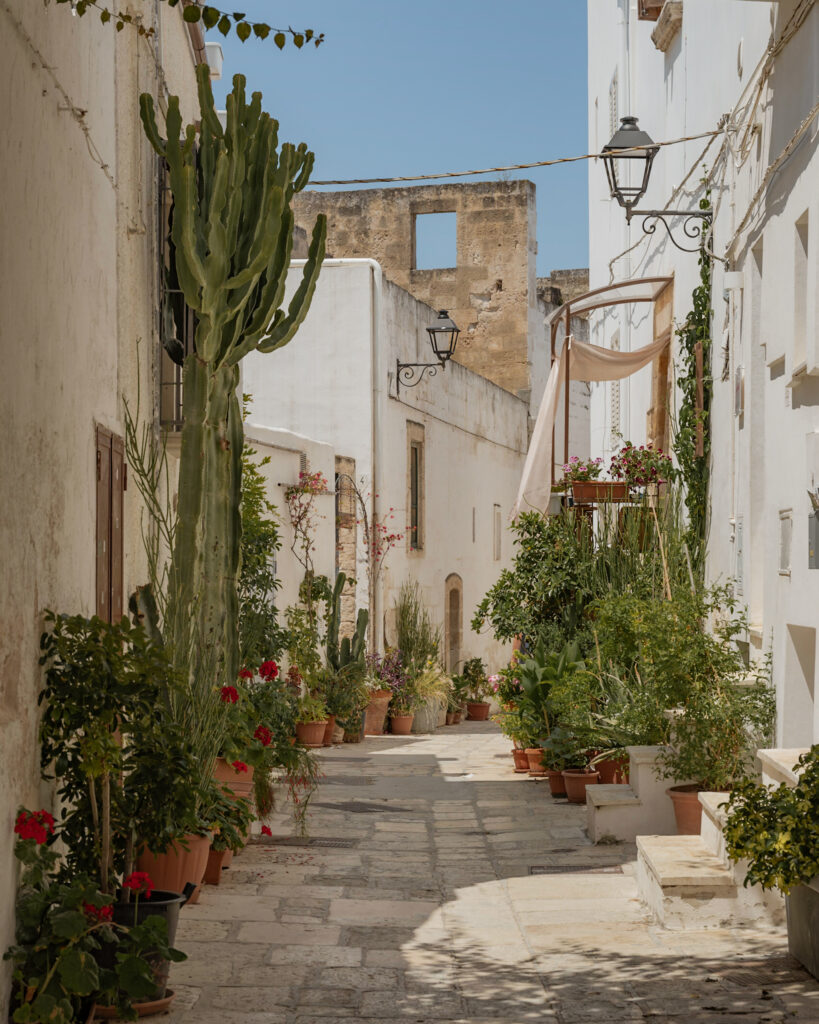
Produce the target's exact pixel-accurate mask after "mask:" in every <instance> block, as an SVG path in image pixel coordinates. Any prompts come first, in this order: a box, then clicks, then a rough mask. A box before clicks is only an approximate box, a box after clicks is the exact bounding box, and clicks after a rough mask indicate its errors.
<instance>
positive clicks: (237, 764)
mask: <svg viewBox="0 0 819 1024" xmlns="http://www.w3.org/2000/svg"><path fill="white" fill-rule="evenodd" d="M231 768H233V770H234V771H235V772H246V771H247V765H246V764H245V763H244V761H234V762H233V764H232V765H231Z"/></svg>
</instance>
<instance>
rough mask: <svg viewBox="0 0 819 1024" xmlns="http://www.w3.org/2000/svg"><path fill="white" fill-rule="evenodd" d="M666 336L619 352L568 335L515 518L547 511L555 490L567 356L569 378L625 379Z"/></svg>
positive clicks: (552, 377) (531, 445) (650, 356)
mask: <svg viewBox="0 0 819 1024" xmlns="http://www.w3.org/2000/svg"><path fill="white" fill-rule="evenodd" d="M669 340H670V338H669V337H668V336H666V337H665V338H663V339H662V340H660V341H655V342H654V344H653V345H646V346H645V347H644V348H639V349H637V351H636V352H616V351H613V350H612V349H608V348H600V346H599V345H587V344H586V343H585V342H582V341H576V340H575V339H574V338H573V337H572V336H571V335H570V336H569V341H568V345H564V346H563V348H562V350H561V352H560V355H559V356H558V358H557V359H556V360H555V361H554V363H553V364H552V369H551V372H550V373H549V379H548V381H547V382H546V390H545V392H544V394H543V401H542V402H541V403H540V409H539V410H538V414H537V420H536V421H535V429H534V431H533V432H532V440H531V442H530V443H529V451H528V453H527V455H526V462H525V463H524V466H523V476H522V477H521V481H520V488H519V489H518V497H517V501H516V502H515V507H514V509H513V510H512V518H513V519H514V518H515V517H517V516H518V515H519V514H520V513H521V512H525V511H526V510H527V509H537V510H539V511H541V512H546V510H547V509H548V507H549V498H550V497H551V493H552V430H553V428H554V423H555V418H556V417H557V406H558V401H559V398H560V394H561V388H562V386H563V384H564V383H565V380H566V358H567V354H568V361H569V379H570V380H588V381H591V380H622V378H623V377H630V376H631V375H632V373H636V372H637V371H638V370H641V369H642V368H643V367H644V366H647V365H648V364H649V363H650V362H652V361H653V360H654V359H656V358H657V356H658V355H659V354H660V353H661V352H662V350H663V349H664V348H665V347H666V345H668V343H669Z"/></svg>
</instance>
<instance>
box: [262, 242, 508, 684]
mask: <svg viewBox="0 0 819 1024" xmlns="http://www.w3.org/2000/svg"><path fill="white" fill-rule="evenodd" d="M300 273H301V270H300V268H294V269H293V270H291V274H290V280H289V282H288V290H289V291H292V290H293V289H294V288H295V286H296V283H297V281H298V277H299V275H300ZM435 316H436V311H434V310H431V309H430V308H429V307H428V306H426V305H424V304H423V303H421V302H418V301H417V300H416V299H414V298H413V297H412V296H411V295H409V294H408V293H407V292H405V291H403V290H402V289H400V288H398V287H397V286H395V285H393V284H391V283H390V282H388V281H385V280H382V278H381V273H380V269H379V268H378V266H377V264H373V263H372V262H371V261H364V260H358V261H356V260H349V261H348V260H342V261H331V262H329V263H328V264H327V265H326V266H325V267H324V268H323V270H322V275H321V278H320V280H319V285H318V288H317V290H316V295H315V298H314V300H313V305H312V307H311V309H310V312H309V313H308V315H307V318H306V320H305V322H304V324H303V326H302V328H301V329H300V331H299V333H298V335H297V336H296V338H295V339H294V341H293V342H292V343H291V344H290V345H289V346H287V348H285V349H282V350H280V351H279V352H276V353H274V354H271V356H269V357H267V356H261V355H253V356H250V357H249V358H248V359H247V360H246V362H245V366H244V389H245V390H246V391H247V392H250V393H251V394H253V396H254V403H253V408H252V414H251V418H252V421H253V423H254V424H262V423H264V424H266V425H269V426H271V427H273V426H278V427H284V428H286V429H289V430H293V431H295V432H296V433H299V434H304V435H307V436H309V437H312V438H316V439H318V440H321V441H323V442H327V443H329V444H331V445H332V447H333V448H334V450H335V453H336V454H337V455H342V456H346V457H350V458H353V459H355V461H356V473H357V476H358V478H359V480H363V489H364V491H365V493H370V494H375V493H377V494H378V499H377V502H378V506H379V508H380V509H381V510H387V509H389V508H390V506H392V507H393V508H394V509H395V510H396V518H395V520H393V523H394V525H395V527H396V529H397V530H398V531H399V532H402V533H404V532H406V528H407V525H408V523H407V520H408V512H407V420H412V421H413V422H416V423H419V424H422V425H423V427H424V431H425V446H426V480H425V483H426V538H427V543H426V547H425V549H424V551H423V552H410V551H409V550H408V544H407V542H406V541H404V543H402V544H401V545H400V546H399V547H398V548H396V549H394V550H393V552H392V553H391V554H390V556H389V559H388V562H387V570H386V572H385V575H384V592H383V595H382V598H381V601H380V606H379V609H378V611H377V624H378V627H379V631H380V629H381V626H382V625H383V616H384V612H385V611H388V610H389V608H390V607H391V605H392V602H393V599H394V596H395V594H396V593H397V590H398V588H399V587H400V585H401V582H402V581H403V580H404V579H405V578H414V579H417V580H418V582H419V583H420V585H421V587H422V589H423V593H424V598H425V600H426V602H427V604H428V606H429V608H430V610H431V612H432V614H433V616H434V618H435V619H436V621H438V622H440V623H441V624H443V618H444V607H443V605H444V582H445V579H446V577H447V576H448V575H449V574H450V573H453V572H456V573H458V574H459V575H460V576H461V577H462V579H463V585H464V639H463V645H462V647H463V651H464V654H465V656H469V655H480V656H482V657H484V658H485V659H486V660H487V661H488V662H489V663H490V665H491V666H492V667H498V666H499V665H500V664H501V663H502V662H503V661H504V659H505V658H506V657H507V655H506V654H505V653H504V652H503V651H502V649H501V648H500V646H499V645H497V644H495V642H494V641H493V640H492V639H491V638H490V637H488V636H477V635H475V634H472V633H471V632H470V630H469V620H470V618H471V616H472V613H473V611H474V608H475V606H476V605H477V603H478V601H479V600H480V598H481V597H482V596H483V595H484V593H485V592H486V590H487V589H488V588H489V587H490V586H491V585H492V583H494V581H495V579H496V578H497V576H498V573H499V571H500V569H501V568H502V567H503V566H506V565H508V564H509V562H510V558H511V554H512V551H511V541H510V535H509V533H508V532H507V531H506V522H507V517H508V515H509V511H510V509H511V506H512V503H513V501H514V497H515V493H516V490H517V485H518V482H519V479H520V471H521V469H522V465H523V458H524V453H525V448H526V443H527V434H526V430H527V413H528V410H527V406H526V404H525V403H524V402H522V401H521V400H520V399H518V398H516V397H514V396H512V395H511V394H509V393H508V392H506V391H503V390H502V389H500V388H498V387H496V386H495V385H494V384H491V383H490V382H489V381H487V380H485V379H484V378H482V377H479V376H478V375H476V374H474V373H471V372H470V371H469V370H466V369H465V368H464V367H462V366H459V365H457V364H451V365H450V366H448V367H447V369H446V371H445V372H439V373H438V375H437V376H436V377H434V378H431V379H429V378H428V379H425V380H424V381H423V382H422V383H421V384H420V385H418V387H416V388H413V389H404V388H402V389H401V393H400V398H399V397H398V396H396V388H395V379H394V377H395V362H396V359H397V358H399V357H400V359H401V361H402V362H428V361H429V360H430V358H431V352H430V349H429V343H428V340H427V335H426V330H425V328H426V327H427V326H429V325H430V324H431V323H432V322H433V320H434V319H435ZM374 327H375V334H374V333H373V332H374ZM374 466H375V486H374V485H373V478H374ZM494 504H499V505H501V509H502V517H503V524H504V531H503V538H502V557H501V560H500V561H495V560H494V558H493V547H492V515H493V505H494ZM473 508H474V510H475V539H474V540H473V532H472V516H473ZM363 559H364V552H363V550H362V549H361V547H360V553H359V575H358V593H357V600H358V604H359V606H360V607H365V606H366V604H367V587H366V574H365V571H364V561H363Z"/></svg>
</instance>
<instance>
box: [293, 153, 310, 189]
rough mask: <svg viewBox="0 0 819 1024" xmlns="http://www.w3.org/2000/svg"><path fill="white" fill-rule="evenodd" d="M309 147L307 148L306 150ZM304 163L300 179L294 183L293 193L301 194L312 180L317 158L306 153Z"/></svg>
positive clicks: (299, 175)
mask: <svg viewBox="0 0 819 1024" xmlns="http://www.w3.org/2000/svg"><path fill="white" fill-rule="evenodd" d="M306 148H307V147H305V149H306ZM303 159H304V162H303V163H302V167H301V170H300V171H299V174H298V177H297V178H296V180H295V181H294V182H293V191H294V192H301V191H302V189H303V188H304V187H305V185H306V184H307V182H308V181H309V179H310V175H311V174H312V172H313V163H314V161H315V156H314V154H313V153H307V152H305V153H304V158H303Z"/></svg>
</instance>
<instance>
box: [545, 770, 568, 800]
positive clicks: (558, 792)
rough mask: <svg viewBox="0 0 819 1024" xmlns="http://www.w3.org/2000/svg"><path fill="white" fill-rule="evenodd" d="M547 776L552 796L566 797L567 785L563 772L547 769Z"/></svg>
mask: <svg viewBox="0 0 819 1024" xmlns="http://www.w3.org/2000/svg"><path fill="white" fill-rule="evenodd" d="M546 775H547V776H548V778H549V792H550V793H551V794H552V796H565V795H566V783H565V782H564V781H563V772H558V771H555V769H554V768H547V769H546Z"/></svg>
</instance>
